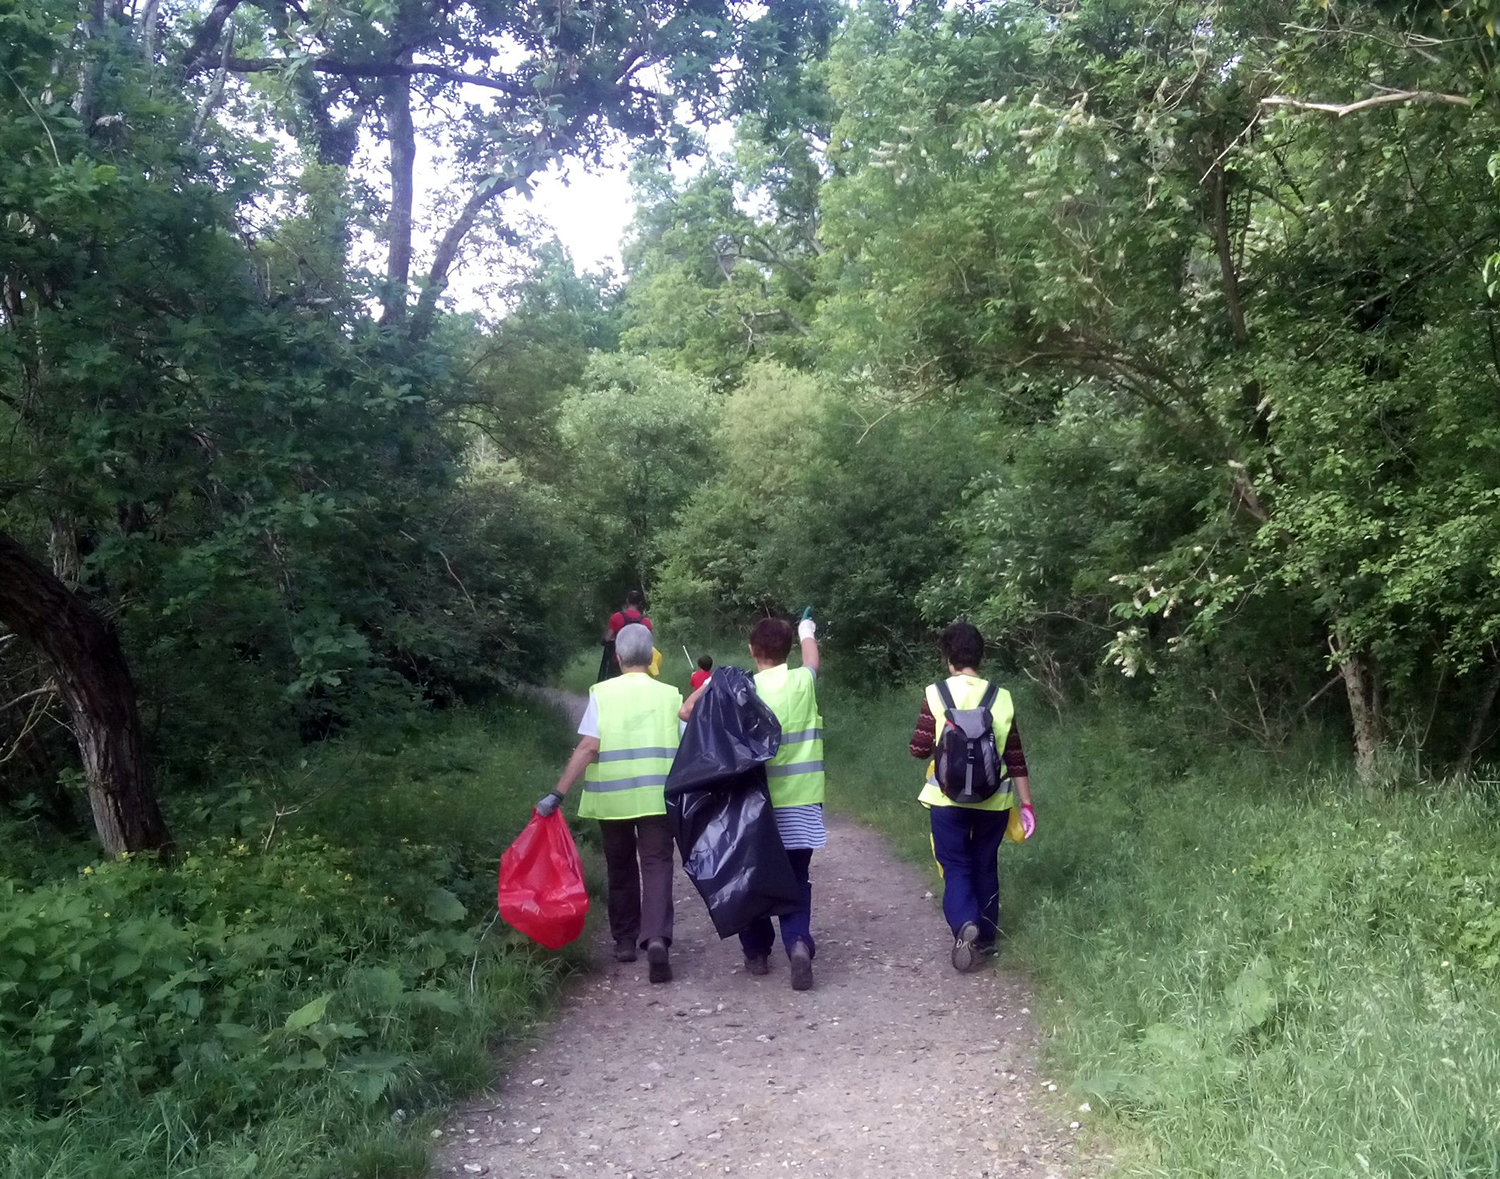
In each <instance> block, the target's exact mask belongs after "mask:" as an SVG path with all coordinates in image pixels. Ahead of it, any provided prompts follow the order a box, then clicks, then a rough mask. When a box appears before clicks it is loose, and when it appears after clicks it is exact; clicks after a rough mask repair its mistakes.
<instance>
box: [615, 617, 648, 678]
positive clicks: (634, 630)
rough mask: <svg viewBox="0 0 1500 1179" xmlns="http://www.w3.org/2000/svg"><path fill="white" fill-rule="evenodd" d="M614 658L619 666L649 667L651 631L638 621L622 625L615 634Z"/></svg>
mask: <svg viewBox="0 0 1500 1179" xmlns="http://www.w3.org/2000/svg"><path fill="white" fill-rule="evenodd" d="M615 658H616V659H618V660H619V661H620V666H621V667H649V666H650V664H651V631H650V630H648V629H647V628H646V627H644V626H642V625H641V624H640V623H639V622H632V623H630V624H629V625H628V626H622V627H621V628H620V633H619V634H617V635H615Z"/></svg>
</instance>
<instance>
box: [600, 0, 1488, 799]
mask: <svg viewBox="0 0 1500 1179" xmlns="http://www.w3.org/2000/svg"><path fill="white" fill-rule="evenodd" d="M1487 19H1488V18H1487V16H1486V15H1485V14H1484V13H1482V12H1480V11H1478V10H1473V11H1470V10H1468V9H1462V8H1454V9H1449V10H1446V16H1445V21H1446V23H1445V24H1443V25H1442V29H1441V30H1440V31H1439V32H1434V31H1433V30H1432V28H1430V27H1429V26H1428V24H1427V23H1425V22H1426V20H1427V18H1426V15H1425V13H1424V12H1421V11H1418V10H1417V9H1415V8H1413V9H1412V10H1410V11H1409V10H1407V9H1404V8H1400V7H1396V6H1379V5H1356V4H1351V5H1333V6H1324V8H1322V9H1316V8H1315V9H1312V10H1309V9H1308V8H1306V7H1305V6H1302V5H1299V4H1293V3H1288V4H1273V5H1265V4H1259V3H1257V4H1245V5H1234V4H1230V5H1223V4H1215V5H1212V6H1208V5H1188V6H1183V5H1155V4H1151V3H1141V4H1119V3H1103V2H1101V3H1082V4H1076V5H1068V6H1065V8H1062V9H1059V8H1056V7H1055V6H1052V5H1043V4H1005V5H992V6H991V5H978V6H960V7H953V6H939V5H926V4H917V5H913V6H911V7H910V8H909V9H907V10H900V9H898V8H896V7H894V6H888V5H884V4H878V3H870V4H866V5H863V6H860V7H859V8H858V9H857V10H856V11H855V12H853V13H852V14H851V16H850V18H849V21H848V23H847V25H846V27H845V28H844V29H843V31H842V32H841V35H840V36H839V38H838V39H837V40H836V42H835V44H834V46H833V49H832V53H831V57H830V59H829V61H828V63H827V65H826V67H825V69H824V71H823V73H822V75H821V77H822V78H823V80H824V82H825V84H826V93H827V96H828V100H829V101H828V103H827V104H825V105H823V106H814V105H812V104H809V106H808V107H807V109H806V111H805V115H804V117H803V119H802V121H801V125H800V128H799V130H798V132H797V134H796V135H788V134H787V133H786V132H784V131H783V132H779V133H778V135H777V136H772V135H770V134H769V132H768V130H767V129H766V128H765V127H764V126H762V125H759V124H753V123H747V124H745V125H743V127H742V133H741V134H742V145H743V146H742V149H741V150H740V151H738V152H737V153H736V154H735V156H733V157H732V158H730V159H726V160H723V161H718V162H716V163H715V164H714V165H713V166H712V167H711V168H710V169H709V170H708V171H707V172H706V173H705V174H704V175H703V176H702V177H700V178H697V179H693V180H691V181H689V182H687V183H686V184H684V185H683V186H681V188H680V189H679V190H676V191H673V192H671V193H666V194H664V193H662V192H661V191H660V185H659V184H658V183H656V182H653V183H652V184H651V185H649V186H647V187H646V188H645V189H644V190H643V191H644V194H645V196H646V198H647V199H648V204H647V207H646V209H645V210H644V211H643V213H642V215H641V221H640V226H639V237H638V240H637V243H636V246H635V247H634V248H635V249H636V251H637V254H636V255H635V266H634V269H633V271H632V274H631V277H630V281H629V283H628V284H627V288H626V293H625V314H626V322H627V332H626V339H627V340H639V341H642V342H649V343H651V344H652V345H653V346H655V347H658V348H661V349H662V350H663V351H664V352H666V353H667V354H668V355H671V356H673V357H674V358H677V360H678V362H679V363H684V364H686V365H688V366H690V367H692V368H694V369H696V370H698V371H704V372H709V373H711V374H713V375H714V376H716V377H717V378H719V379H721V380H729V381H731V382H734V383H743V384H744V385H745V386H746V387H753V386H754V385H755V383H756V382H757V381H760V380H763V379H764V378H761V377H757V376H756V375H755V373H756V369H755V367H754V365H753V364H752V365H751V366H750V367H749V368H747V367H746V365H745V360H746V359H747V358H748V359H751V360H753V359H754V358H757V357H760V358H767V359H772V360H776V361H779V362H781V363H783V364H791V365H794V366H796V367H798V368H800V369H801V370H802V371H803V372H805V373H807V374H808V375H809V376H810V377H811V378H812V379H813V380H814V381H816V383H817V385H818V388H819V390H820V392H819V394H818V396H816V397H814V396H807V397H804V398H802V399H801V404H802V406H803V407H804V409H803V411H802V412H801V413H793V414H790V415H787V414H783V415H781V416H780V418H779V419H770V420H768V421H767V422H766V423H765V425H766V426H768V427H769V428H768V429H767V430H766V433H765V436H764V437H762V438H760V439H757V440H756V441H757V442H758V443H759V449H760V450H761V451H762V452H763V453H765V454H767V455H769V454H770V452H772V451H773V450H778V449H783V448H785V449H786V450H787V452H788V453H792V452H795V451H797V450H799V449H800V448H803V447H805V445H806V444H805V442H804V441H803V439H802V438H801V437H796V435H808V434H812V433H817V432H818V431H819V430H821V431H822V432H821V433H820V434H819V437H821V438H822V443H821V444H820V445H817V446H816V447H814V451H813V453H812V454H810V455H806V457H805V458H804V459H803V461H802V463H801V466H802V468H803V470H804V477H805V478H806V479H807V480H808V483H807V485H806V487H805V488H799V489H798V490H796V491H795V492H793V493H792V494H791V495H790V496H789V497H788V502H786V503H784V504H783V503H778V502H777V501H776V500H775V498H774V493H770V494H768V493H764V492H762V491H761V490H760V489H759V488H757V486H756V480H755V478H754V476H753V475H751V476H749V477H746V476H745V475H743V474H741V473H737V472H736V468H735V467H734V465H733V464H732V463H730V462H729V461H728V458H729V456H730V455H731V454H732V452H733V451H734V449H735V448H737V447H743V446H745V445H746V444H747V442H748V441H749V436H748V435H747V434H746V433H745V432H743V431H738V432H736V435H735V437H733V438H732V439H728V440H727V441H725V442H723V443H722V444H721V460H720V461H721V464H722V465H723V468H724V471H723V475H722V477H720V478H718V479H716V480H715V481H714V482H713V483H712V484H711V485H709V486H707V487H705V488H704V490H703V491H702V492H701V493H700V495H699V496H698V498H697V499H695V500H694V502H693V503H692V504H691V505H690V507H689V509H688V510H687V512H686V513H685V514H684V516H683V518H682V525H681V527H682V528H683V529H684V530H685V531H684V533H683V538H682V539H683V542H684V543H683V544H682V545H680V546H679V551H677V552H675V553H673V554H672V555H671V556H669V557H668V558H667V565H666V566H665V571H666V576H665V577H664V579H663V584H662V590H663V592H664V594H666V595H667V598H668V600H669V601H670V602H671V603H672V604H673V605H674V607H675V606H676V605H677V603H679V602H680V603H682V606H683V608H692V609H695V610H697V611H698V612H700V613H701V612H702V610H703V609H704V608H705V606H707V605H709V604H711V603H710V601H708V600H709V599H717V603H718V604H719V605H720V606H729V607H731V608H736V609H738V608H743V607H744V606H745V605H747V604H755V605H770V604H774V605H776V606H778V607H780V608H783V609H788V608H792V607H794V606H796V605H797V604H799V602H800V599H801V598H802V597H803V596H808V595H816V600H818V601H819V602H820V604H821V605H823V606H824V607H825V609H826V610H827V612H828V615H829V616H830V618H832V619H833V620H834V623H835V625H834V628H833V629H831V631H830V634H831V635H832V636H833V637H834V638H835V640H836V641H839V642H841V643H844V644H846V645H847V647H848V648H849V649H850V650H853V649H861V650H863V651H865V652H866V653H867V654H876V648H880V649H881V650H882V651H883V652H884V655H883V656H882V657H884V658H889V657H893V656H896V655H897V654H898V653H899V650H900V646H901V642H900V639H901V638H902V636H903V635H904V637H905V638H906V639H907V640H908V641H909V640H910V638H911V637H912V636H914V635H916V634H919V633H921V631H922V630H923V629H924V628H925V627H927V626H932V625H936V624H939V623H941V622H943V621H945V620H946V619H949V618H952V617H954V616H956V615H966V616H969V617H972V618H974V619H975V620H976V621H978V622H979V623H980V624H981V625H982V626H983V627H985V628H986V629H987V630H988V631H989V632H990V633H991V634H992V635H993V637H994V638H995V639H996V640H997V643H998V644H999V646H1000V648H1001V649H1002V650H1004V651H1005V652H1007V654H1008V655H1009V656H1011V657H1012V658H1013V659H1014V660H1015V662H1016V663H1017V664H1018V665H1019V666H1018V667H1017V668H1016V669H1017V670H1023V671H1025V672H1026V674H1028V675H1030V676H1032V677H1033V678H1035V679H1036V680H1037V681H1038V682H1039V683H1041V684H1042V685H1043V687H1044V688H1045V689H1046V690H1047V692H1048V694H1049V696H1050V698H1052V699H1053V700H1054V702H1057V703H1061V702H1062V701H1064V700H1065V699H1067V698H1069V697H1076V696H1077V695H1078V693H1079V691H1080V689H1081V688H1082V686H1083V685H1085V684H1086V683H1089V682H1091V681H1095V680H1097V679H1098V676H1099V669H1100V667H1101V665H1104V666H1108V667H1111V668H1113V669H1116V670H1118V671H1122V672H1123V673H1124V675H1125V676H1126V677H1129V678H1135V679H1138V680H1144V679H1149V680H1151V681H1152V683H1153V688H1152V691H1153V693H1154V694H1155V695H1156V696H1157V698H1158V699H1160V700H1163V701H1176V702H1181V703H1185V704H1187V705H1189V706H1191V707H1192V708H1194V709H1195V710H1196V711H1197V712H1198V713H1199V714H1200V717H1201V716H1203V714H1207V716H1206V719H1210V720H1212V721H1213V722H1214V723H1215V724H1217V725H1219V726H1223V727H1227V728H1229V729H1233V730H1236V731H1239V732H1246V731H1248V732H1251V733H1253V734H1254V735H1255V736H1256V737H1257V738H1259V739H1260V740H1262V741H1263V742H1266V743H1268V744H1272V745H1275V744H1278V743H1281V742H1283V741H1285V740H1286V738H1287V737H1288V735H1289V734H1290V732H1291V731H1292V730H1293V729H1294V728H1295V727H1296V725H1297V724H1298V723H1299V722H1300V721H1301V720H1303V719H1305V718H1306V716H1307V715H1308V714H1309V711H1310V710H1311V711H1312V712H1313V713H1314V714H1315V715H1328V716H1333V715H1336V711H1342V712H1343V717H1344V719H1343V723H1344V724H1345V725H1347V726H1348V727H1349V728H1350V730H1351V731H1352V734H1353V738H1354V745H1355V750H1356V757H1357V761H1358V764H1359V767H1360V769H1361V771H1362V772H1364V773H1366V774H1376V773H1379V772H1380V771H1381V766H1382V764H1388V761H1389V756H1390V751H1391V750H1392V749H1393V748H1395V747H1398V746H1402V747H1405V749H1406V750H1407V751H1408V753H1410V754H1415V755H1416V756H1418V757H1420V758H1423V759H1426V761H1427V762H1433V763H1436V764H1438V765H1449V766H1452V765H1457V766H1459V767H1461V768H1462V767H1467V766H1469V765H1471V764H1472V763H1473V761H1474V759H1475V757H1476V755H1477V754H1478V753H1479V752H1480V749H1481V747H1482V745H1483V744H1484V742H1485V741H1487V739H1488V738H1489V736H1490V732H1491V727H1490V724H1489V718H1490V708H1491V704H1492V702H1493V698H1494V695H1495V685H1496V668H1497V662H1496V657H1495V647H1494V645H1493V642H1494V639H1495V636H1496V632H1497V626H1500V612H1497V609H1496V605H1497V599H1496V598H1495V597H1494V595H1493V593H1492V592H1491V587H1492V584H1493V582H1494V577H1493V573H1494V564H1493V561H1494V558H1493V553H1494V549H1495V539H1496V538H1495V527H1496V522H1497V519H1500V517H1497V516H1496V513H1495V510H1494V506H1495V503H1496V497H1497V496H1500V468H1496V466H1495V464H1494V461H1493V455H1494V452H1495V448H1494V446H1493V445H1492V435H1493V433H1494V431H1495V429H1496V425H1497V421H1496V419H1495V416H1494V407H1495V405H1496V399H1495V397H1494V391H1495V388H1496V383H1497V381H1500V361H1497V353H1496V352H1495V347H1494V341H1495V339H1496V335H1495V332H1496V327H1497V323H1496V318H1495V310H1496V309H1495V305H1494V301H1493V295H1492V282H1491V277H1490V275H1491V256H1492V255H1493V254H1494V253H1495V242H1496V237H1497V232H1500V223H1497V222H1496V203H1495V199H1494V181H1493V179H1492V173H1493V171H1494V166H1493V164H1492V153H1493V144H1494V142H1495V134H1494V133H1495V115H1494V112H1493V111H1492V110H1491V104H1490V103H1489V102H1488V101H1487V100H1486V98H1485V97H1484V86H1485V83H1486V79H1487V78H1488V76H1489V75H1488V72H1487V71H1488V68H1489V57H1488V46H1489V45H1490V42H1491V39H1492V37H1493V33H1492V31H1491V29H1490V28H1489V26H1488V25H1487V23H1486V21H1487ZM1471 96H1472V97H1471ZM1332 108H1337V109H1332ZM770 142H775V143H777V144H779V145H781V147H782V156H781V158H783V159H786V160H789V161H796V160H798V159H800V158H802V157H801V156H799V155H798V151H799V150H800V151H801V152H802V153H804V154H806V153H811V155H812V157H813V158H815V159H816V160H817V161H818V162H819V165H820V166H819V168H818V170H817V171H816V172H814V173H813V174H812V176H811V178H809V175H808V173H807V172H806V170H805V169H801V168H798V167H787V168H783V169H781V170H779V171H768V170H766V169H765V168H764V167H763V165H762V160H763V159H764V155H765V144H767V143H770ZM789 144H790V145H789ZM735 194H738V196H739V199H738V200H735V199H733V198H734V196H735ZM809 227H811V228H809ZM804 243H808V244H806V245H805V246H804ZM789 261H790V262H794V263H795V269H793V267H792V266H791V265H790V264H789ZM794 279H795V280H796V281H794ZM668 299H670V302H671V310H670V313H669V312H668V310H667V309H666V308H665V307H662V306H661V304H662V303H664V302H665V301H666V300H668ZM715 355H716V356H720V357H723V359H722V360H720V361H718V362H717V363H709V362H707V361H705V360H704V359H703V357H705V356H715ZM830 407H832V408H830ZM773 423H774V424H773ZM817 423H824V425H822V426H819V425H817ZM829 423H831V425H830V424H829ZM866 453H869V459H868V461H864V462H862V461H861V456H862V455H864V454H866ZM764 461H765V462H767V463H768V464H774V463H775V461H776V460H775V459H772V458H769V457H768V458H766V459H765V460H764ZM896 486H899V487H901V488H903V489H904V491H905V495H904V496H903V497H902V502H901V507H902V509H903V511H909V512H910V513H911V515H910V516H906V517H903V516H895V517H893V516H891V515H889V514H887V513H886V512H885V511H884V510H883V509H882V507H881V506H880V504H881V497H882V496H883V495H886V494H889V493H890V491H891V489H892V488H893V487H896ZM844 502H848V504H849V506H850V508H852V509H853V510H852V511H849V510H846V509H844V508H842V507H841V506H840V505H841V503H844ZM773 505H774V506H773ZM808 512H812V513H813V514H814V516H815V521H816V526H814V523H813V522H811V521H809V519H808V518H807V515H806V513H808ZM725 513H734V514H735V515H736V516H737V518H738V519H739V520H740V521H742V522H744V523H747V524H749V525H750V534H751V535H752V536H753V537H754V538H755V539H754V541H753V543H751V544H748V545H741V546H739V547H741V548H742V549H743V550H745V551H743V552H741V553H739V554H738V555H733V554H731V555H728V556H726V553H725V552H724V551H722V550H723V549H725V548H727V549H730V550H732V549H734V548H736V544H735V540H736V539H739V538H735V537H734V534H733V532H732V531H731V530H730V529H728V528H726V527H724V526H722V525H721V526H719V527H718V530H717V531H714V528H713V526H712V524H711V521H712V520H713V519H714V518H715V517H716V516H721V515H724V514H725ZM918 519H921V520H925V521H926V523H927V531H928V534H929V536H931V537H932V538H934V543H933V544H931V545H930V547H928V548H926V549H925V550H923V549H921V548H920V545H919V547H918V548H917V549H914V550H913V551H912V552H911V553H910V554H909V555H907V556H906V557H905V558H903V556H902V552H901V550H902V549H903V548H904V546H907V545H909V544H915V543H918V542H916V541H915V540H914V537H915V536H916V534H917V533H919V532H921V531H923V529H922V528H921V527H920V526H918V525H917V524H916V520H918ZM716 536H717V537H719V538H721V540H722V541H723V542H724V543H723V544H721V545H717V546H716V545H715V543H714V538H715V537H716ZM741 536H743V534H741ZM864 546H868V548H869V550H871V551H868V552H867V551H864ZM782 553H787V554H790V556H789V557H785V558H783V557H781V556H780V555H779V554H782ZM890 561H894V562H895V563H894V564H888V563H887V562H890ZM825 564H826V565H827V566H830V567H832V568H834V569H836V570H838V574H837V577H836V578H835V580H836V581H837V582H838V587H835V586H831V585H827V584H826V583H820V582H819V581H818V579H817V577H816V574H815V570H817V569H819V568H822V567H824V565H825ZM753 569H762V570H764V576H762V577H760V578H759V580H755V579H751V580H750V581H749V582H747V573H746V571H747V570H753ZM841 588H842V589H844V590H846V591H847V592H844V593H841V592H840V589H841ZM860 602H864V603H867V604H868V608H867V609H861V607H860V605H859V604H858V603H860ZM877 619H878V620H880V621H883V622H884V621H890V620H894V621H895V622H896V626H894V627H890V628H889V630H888V633H884V634H883V633H881V629H880V626H879V623H878V622H877ZM839 623H843V624H844V627H843V629H842V630H840V629H838V624H839ZM897 631H900V632H902V633H901V634H897V633H895V632H897ZM1330 680H1332V682H1330ZM1329 689H1336V690H1329ZM1339 701H1342V708H1341V710H1333V709H1332V708H1331V706H1332V705H1333V704H1334V703H1335V702H1339ZM1205 702H1206V703H1205Z"/></svg>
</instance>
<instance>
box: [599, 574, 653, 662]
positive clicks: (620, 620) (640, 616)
mask: <svg viewBox="0 0 1500 1179" xmlns="http://www.w3.org/2000/svg"><path fill="white" fill-rule="evenodd" d="M635 622H638V623H640V624H641V625H642V626H644V627H645V628H646V629H647V630H650V629H651V619H649V618H647V617H646V597H645V595H644V594H642V593H641V591H640V590H637V589H633V590H631V591H630V592H629V593H628V594H626V595H625V606H624V608H623V609H620V610H616V611H615V612H614V613H613V614H611V615H610V616H609V622H608V624H607V625H606V626H605V628H604V658H603V659H602V660H600V664H599V678H600V679H601V680H609V679H614V677H615V676H617V675H619V674H620V661H619V659H617V658H616V657H615V636H616V635H617V634H619V633H620V631H622V630H623V629H624V628H625V627H627V626H629V625H630V624H631V623H635Z"/></svg>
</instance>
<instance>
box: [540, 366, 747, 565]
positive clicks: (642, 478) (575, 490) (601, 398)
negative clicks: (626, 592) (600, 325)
mask: <svg viewBox="0 0 1500 1179" xmlns="http://www.w3.org/2000/svg"><path fill="white" fill-rule="evenodd" d="M717 416H718V406H717V405H716V404H715V402H714V399H713V395H712V394H711V393H710V392H709V390H708V386H707V385H706V383H705V382H703V381H701V380H699V379H698V378H695V377H693V376H690V375H687V374H684V373H680V372H674V371H672V370H671V369H668V368H665V367H663V366H661V365H659V364H656V363H654V362H653V361H651V360H649V359H648V358H646V357H642V356H631V355H628V354H619V355H603V354H601V355H598V356H596V357H595V358H594V359H593V360H592V361H591V362H590V364H589V368H588V371H587V372H586V373H585V375H584V379H583V382H582V383H581V384H580V385H579V387H578V388H577V389H576V390H574V391H573V392H572V393H571V394H570V395H569V396H568V398H567V400H566V401H564V403H563V406H562V415H561V420H560V423H559V429H560V431H561V436H562V440H563V443H564V445H565V446H566V448H567V454H568V457H569V463H570V469H569V470H568V472H567V476H566V479H565V480H564V485H565V486H566V487H567V488H568V493H569V500H570V503H571V504H572V505H573V509H574V511H575V512H577V513H578V517H579V518H578V523H577V527H578V528H579V530H580V531H581V532H582V533H583V534H584V535H586V536H588V537H589V538H590V541H591V544H592V546H593V548H594V549H595V551H596V552H599V553H603V554H609V555H610V557H609V560H610V563H611V564H612V565H613V566H614V567H615V568H616V569H617V570H618V572H619V573H621V574H624V575H626V579H627V580H629V581H630V582H632V583H634V584H635V585H638V586H641V587H643V588H644V587H647V586H648V585H649V584H650V583H651V582H652V581H653V572H654V570H655V568H656V565H657V562H658V561H660V560H661V558H662V556H663V555H664V553H663V547H662V538H663V536H664V535H665V534H666V533H667V532H668V530H669V529H670V528H671V526H672V523H673V521H674V520H675V519H676V516H677V513H678V511H679V510H680V509H681V507H682V505H683V504H684V503H685V502H686V501H687V498H688V496H689V495H690V494H691V493H692V491H693V490H694V489H695V488H696V487H697V486H698V485H699V484H700V483H702V482H703V480H704V479H705V478H707V477H708V475H709V473H710V468H709V462H710V458H711V455H712V450H711V446H710V439H711V436H712V432H713V428H714V422H715V420H716V419H717Z"/></svg>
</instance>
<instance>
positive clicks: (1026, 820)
mask: <svg viewBox="0 0 1500 1179" xmlns="http://www.w3.org/2000/svg"><path fill="white" fill-rule="evenodd" d="M1021 831H1022V833H1023V834H1025V836H1026V838H1027V839H1030V838H1031V837H1032V836H1033V835H1034V834H1036V812H1035V811H1034V810H1032V809H1031V804H1030V803H1027V804H1025V805H1024V806H1022V807H1021Z"/></svg>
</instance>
